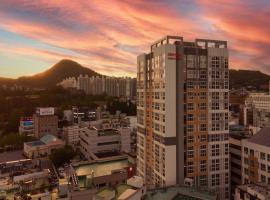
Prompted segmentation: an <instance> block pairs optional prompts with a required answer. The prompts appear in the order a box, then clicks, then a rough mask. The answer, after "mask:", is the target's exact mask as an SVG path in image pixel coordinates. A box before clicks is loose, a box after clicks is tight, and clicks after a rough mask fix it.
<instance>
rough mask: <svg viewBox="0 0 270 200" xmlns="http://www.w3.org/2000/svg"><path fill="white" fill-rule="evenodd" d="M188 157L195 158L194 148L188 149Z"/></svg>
mask: <svg viewBox="0 0 270 200" xmlns="http://www.w3.org/2000/svg"><path fill="white" fill-rule="evenodd" d="M187 157H188V158H193V157H194V149H193V146H191V147H188V148H187Z"/></svg>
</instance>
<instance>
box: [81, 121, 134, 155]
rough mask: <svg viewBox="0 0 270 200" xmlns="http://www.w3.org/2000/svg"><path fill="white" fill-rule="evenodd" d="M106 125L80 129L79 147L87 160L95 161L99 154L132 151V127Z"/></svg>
mask: <svg viewBox="0 0 270 200" xmlns="http://www.w3.org/2000/svg"><path fill="white" fill-rule="evenodd" d="M106 125H107V126H106ZM106 125H104V124H103V125H102V126H100V125H94V124H92V125H90V126H88V127H81V128H80V129H79V140H80V141H79V147H80V150H81V152H82V154H83V155H84V156H85V158H87V159H90V160H91V159H92V160H95V159H96V156H97V154H104V153H105V154H106V153H113V152H115V153H118V152H119V153H121V152H123V153H129V152H130V151H131V135H130V132H131V129H130V127H112V126H111V125H109V124H106Z"/></svg>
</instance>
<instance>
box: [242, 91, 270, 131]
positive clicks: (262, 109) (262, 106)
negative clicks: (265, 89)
mask: <svg viewBox="0 0 270 200" xmlns="http://www.w3.org/2000/svg"><path fill="white" fill-rule="evenodd" d="M250 118H251V119H250ZM250 122H251V124H250ZM244 124H245V125H253V126H255V127H266V126H270V95H269V94H267V93H251V94H249V96H248V97H247V99H246V101H245V106H244Z"/></svg>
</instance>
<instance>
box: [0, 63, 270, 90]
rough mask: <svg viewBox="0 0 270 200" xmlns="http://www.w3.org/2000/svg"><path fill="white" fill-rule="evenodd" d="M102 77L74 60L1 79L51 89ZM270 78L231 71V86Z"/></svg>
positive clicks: (257, 83)
mask: <svg viewBox="0 0 270 200" xmlns="http://www.w3.org/2000/svg"><path fill="white" fill-rule="evenodd" d="M81 74H82V75H86V74H87V75H88V76H100V75H101V74H98V73H97V72H95V71H93V70H91V69H89V68H86V67H83V66H82V65H80V64H79V63H77V62H75V61H73V60H66V59H64V60H61V61H60V62H58V63H56V64H55V65H54V66H52V67H51V68H50V69H48V70H46V71H44V72H42V73H39V74H36V75H33V76H23V77H20V78H18V79H10V78H1V77H0V86H1V85H4V84H5V85H15V84H16V85H20V86H24V87H32V88H50V87H53V86H55V85H56V84H57V83H59V82H60V81H62V80H63V79H65V78H67V77H72V76H74V77H78V76H79V75H81ZM269 80H270V76H269V75H267V74H264V73H262V72H260V71H252V70H233V69H231V70H230V85H231V87H232V88H236V89H237V88H241V87H246V86H253V87H256V88H260V87H261V86H262V85H264V86H266V85H268V83H269Z"/></svg>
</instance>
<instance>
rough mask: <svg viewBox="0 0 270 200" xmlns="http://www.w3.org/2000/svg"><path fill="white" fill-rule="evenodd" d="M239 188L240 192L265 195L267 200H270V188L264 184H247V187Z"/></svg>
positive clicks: (240, 186) (241, 186)
mask: <svg viewBox="0 0 270 200" xmlns="http://www.w3.org/2000/svg"><path fill="white" fill-rule="evenodd" d="M238 188H239V189H240V190H243V191H246V192H249V193H253V194H254V192H255V193H257V194H260V195H263V196H264V197H265V198H266V199H270V186H269V185H267V184H263V183H258V184H246V185H239V186H238Z"/></svg>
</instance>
